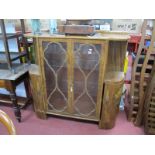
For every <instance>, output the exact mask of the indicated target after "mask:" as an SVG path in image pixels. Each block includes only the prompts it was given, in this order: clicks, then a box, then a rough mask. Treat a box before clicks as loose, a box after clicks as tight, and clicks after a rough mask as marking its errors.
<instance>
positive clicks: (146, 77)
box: [128, 20, 155, 131]
mask: <svg viewBox="0 0 155 155" xmlns="http://www.w3.org/2000/svg"><path fill="white" fill-rule="evenodd" d="M154 27H155V21H153V31H152V37H151V43H150V46H149V48H146V46H145V34H146V30H147V20H144V23H143V29H142V38H141V42H140V45H139V49H138V53H137V56H136V59H135V62H134V65H133V70H132V79H131V81H132V82H131V91H130V92H131V93H130V109H129V115H128V119H129V120H130V121H132V122H134V124H135V125H136V126H140V125H142V124H143V123H144V125H145V126H148V120H149V119H148V118H150V110H149V107H150V104H151V102H152V98H151V97H152V96H153V95H155V94H151V93H153V84H154V81H153V76H154V71H155V28H154ZM150 88H152V92H150ZM148 95H149V99H148ZM150 95H152V96H150ZM151 108H152V107H151ZM154 112H155V111H154ZM151 116H152V112H151ZM153 116H155V113H154V114H153ZM149 121H150V120H149ZM146 122H147V123H146ZM147 131H148V129H147Z"/></svg>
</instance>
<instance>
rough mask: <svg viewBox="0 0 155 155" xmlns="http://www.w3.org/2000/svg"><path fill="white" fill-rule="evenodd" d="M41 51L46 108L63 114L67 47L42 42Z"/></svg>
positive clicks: (66, 94)
mask: <svg viewBox="0 0 155 155" xmlns="http://www.w3.org/2000/svg"><path fill="white" fill-rule="evenodd" d="M43 49H44V67H45V79H46V88H47V100H48V108H49V109H50V110H54V111H58V112H63V111H65V110H66V108H67V98H68V88H67V85H68V83H67V66H66V49H67V46H66V43H64V42H58V43H55V42H43ZM62 77H63V78H62Z"/></svg>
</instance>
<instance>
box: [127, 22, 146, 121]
mask: <svg viewBox="0 0 155 155" xmlns="http://www.w3.org/2000/svg"><path fill="white" fill-rule="evenodd" d="M146 27H147V20H144V23H143V30H142V38H141V41H140V45H139V48H138V52H137V56H136V59H135V61H134V65H133V68H132V75H131V91H130V109H129V113H128V120H129V121H132V122H134V121H135V119H136V117H137V113H138V108H139V93H138V92H139V85H140V82H139V80H140V71H141V69H142V64H143V61H144V59H145V55H143V54H142V51H143V49H144V48H145V46H144V41H145V32H146Z"/></svg>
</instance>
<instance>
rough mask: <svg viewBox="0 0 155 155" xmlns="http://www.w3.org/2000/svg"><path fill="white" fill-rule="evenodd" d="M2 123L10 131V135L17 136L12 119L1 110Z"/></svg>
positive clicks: (0, 120)
mask: <svg viewBox="0 0 155 155" xmlns="http://www.w3.org/2000/svg"><path fill="white" fill-rule="evenodd" d="M0 123H2V124H3V125H4V126H5V127H6V128H7V130H8V133H9V134H10V135H15V134H16V129H15V126H14V124H13V122H12V120H11V119H10V117H9V116H8V115H7V114H6V113H5V112H4V111H2V110H0Z"/></svg>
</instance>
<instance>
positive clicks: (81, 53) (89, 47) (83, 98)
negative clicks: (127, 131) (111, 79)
mask: <svg viewBox="0 0 155 155" xmlns="http://www.w3.org/2000/svg"><path fill="white" fill-rule="evenodd" d="M72 45H73V103H72V104H73V113H74V115H76V116H78V117H83V118H87V119H90V120H91V119H92V120H99V117H100V109H101V98H102V89H103V79H104V73H105V65H106V60H107V49H106V48H107V42H103V41H102V42H101V41H96V40H95V41H92V40H91V41H90V40H75V41H73V42H72Z"/></svg>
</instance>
